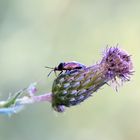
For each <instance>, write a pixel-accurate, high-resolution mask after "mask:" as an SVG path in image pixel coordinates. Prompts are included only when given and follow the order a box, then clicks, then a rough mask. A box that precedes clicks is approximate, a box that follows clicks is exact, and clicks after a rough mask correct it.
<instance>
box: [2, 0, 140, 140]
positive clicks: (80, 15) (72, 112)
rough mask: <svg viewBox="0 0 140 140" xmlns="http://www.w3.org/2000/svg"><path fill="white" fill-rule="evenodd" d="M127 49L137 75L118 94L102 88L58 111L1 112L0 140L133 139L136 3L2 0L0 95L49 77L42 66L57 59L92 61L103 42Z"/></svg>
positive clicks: (46, 84) (46, 107) (139, 26)
mask: <svg viewBox="0 0 140 140" xmlns="http://www.w3.org/2000/svg"><path fill="white" fill-rule="evenodd" d="M117 43H118V44H119V45H120V47H121V48H123V49H125V50H126V51H128V52H129V53H130V54H132V59H133V63H134V69H135V74H134V76H133V77H132V79H131V81H130V82H128V83H126V84H124V86H122V87H121V88H120V89H119V92H118V93H116V92H115V90H113V89H112V88H111V87H109V86H104V88H102V89H101V90H99V91H98V92H97V93H96V94H95V96H94V97H92V98H90V99H88V100H86V101H85V102H83V103H82V104H80V105H79V106H76V107H72V108H70V109H67V110H66V112H65V113H63V114H59V113H56V112H54V111H53V110H52V108H51V105H50V104H49V103H47V102H46V103H39V104H34V105H30V106H27V108H26V109H24V110H23V111H22V112H20V113H19V114H17V115H14V116H12V117H10V118H9V117H8V116H0V140H19V139H20V140H25V139H26V140H39V139H40V140H44V139H46V140H71V139H72V140H85V139H86V140H139V139H140V107H139V106H140V93H139V91H140V88H139V83H140V79H139V76H140V74H139V70H140V64H139V59H140V1H139V0H0V99H1V100H3V99H6V98H7V97H8V95H9V93H14V92H16V91H17V90H19V89H21V88H24V87H26V86H27V85H29V84H30V83H32V82H34V81H36V80H38V79H41V81H40V84H39V86H38V88H39V89H40V90H39V93H43V92H49V91H50V90H51V86H52V82H53V79H54V78H55V75H54V74H52V75H51V76H50V77H49V78H48V77H47V74H48V73H49V71H50V70H48V69H45V68H44V66H52V67H54V66H57V65H58V64H59V63H60V62H63V61H66V62H67V61H72V60H75V61H79V62H81V63H84V64H85V65H91V64H93V63H95V62H97V61H98V60H100V58H101V54H102V51H103V49H104V48H105V47H106V45H109V46H114V45H116V44H117Z"/></svg>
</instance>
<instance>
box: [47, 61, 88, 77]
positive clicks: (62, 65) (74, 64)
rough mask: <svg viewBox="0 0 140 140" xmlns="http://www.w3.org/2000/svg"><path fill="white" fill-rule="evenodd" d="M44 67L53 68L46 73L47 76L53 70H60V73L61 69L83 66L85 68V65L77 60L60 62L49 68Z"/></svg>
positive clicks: (73, 68) (80, 67) (81, 67)
mask: <svg viewBox="0 0 140 140" xmlns="http://www.w3.org/2000/svg"><path fill="white" fill-rule="evenodd" d="M46 68H50V69H53V70H52V71H51V72H50V73H49V74H48V76H49V75H50V74H51V73H52V72H53V71H54V72H55V73H56V71H61V72H60V74H61V73H62V72H63V70H65V71H71V70H75V69H84V68H86V66H85V65H83V64H81V63H79V62H75V61H71V62H61V63H60V64H59V65H58V66H57V67H54V68H51V67H46ZM60 74H59V75H60Z"/></svg>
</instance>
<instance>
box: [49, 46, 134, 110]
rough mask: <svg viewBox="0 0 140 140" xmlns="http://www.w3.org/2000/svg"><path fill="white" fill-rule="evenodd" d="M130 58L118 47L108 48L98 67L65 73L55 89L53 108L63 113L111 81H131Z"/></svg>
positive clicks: (58, 78) (56, 82) (54, 86)
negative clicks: (66, 108)
mask: <svg viewBox="0 0 140 140" xmlns="http://www.w3.org/2000/svg"><path fill="white" fill-rule="evenodd" d="M132 68H133V67H132V62H131V59H130V55H128V54H127V53H126V52H124V51H122V50H121V49H119V48H118V47H111V48H107V49H106V51H105V53H104V55H103V58H102V59H101V61H100V62H99V63H97V64H95V65H92V66H89V67H85V68H81V69H73V70H70V71H66V72H65V73H62V74H61V75H59V76H58V77H57V78H56V79H55V80H54V83H53V86H52V107H53V108H54V110H56V111H58V112H63V111H64V110H65V107H70V106H75V105H77V104H79V103H81V102H83V101H84V100H86V99H87V98H88V97H90V96H91V95H92V94H93V93H94V92H95V91H97V90H98V89H99V88H100V87H102V86H103V85H104V84H106V83H108V82H109V81H112V80H116V77H118V78H120V79H121V80H122V81H129V80H130V75H131V74H132Z"/></svg>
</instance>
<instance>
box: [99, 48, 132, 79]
mask: <svg viewBox="0 0 140 140" xmlns="http://www.w3.org/2000/svg"><path fill="white" fill-rule="evenodd" d="M101 65H102V67H104V70H105V74H106V77H107V78H108V79H110V80H111V79H115V78H116V77H118V78H120V79H121V80H122V81H129V80H130V75H132V73H133V71H132V69H133V66H132V61H131V59H130V55H129V54H127V53H126V52H125V51H123V50H121V49H120V48H118V47H111V48H107V49H106V50H105V52H104V56H103V58H102V60H101Z"/></svg>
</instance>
